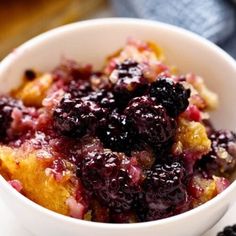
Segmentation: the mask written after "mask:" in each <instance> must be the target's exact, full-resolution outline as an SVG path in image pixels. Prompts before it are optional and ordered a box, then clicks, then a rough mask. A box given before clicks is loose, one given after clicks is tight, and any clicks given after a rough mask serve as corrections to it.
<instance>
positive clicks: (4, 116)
mask: <svg viewBox="0 0 236 236" xmlns="http://www.w3.org/2000/svg"><path fill="white" fill-rule="evenodd" d="M22 107H23V104H22V102H21V101H18V100H15V99H13V98H11V97H7V96H1V97H0V139H1V138H4V137H5V136H6V132H7V129H8V128H9V127H10V124H11V121H12V118H11V114H12V111H13V108H19V109H21V108H22Z"/></svg>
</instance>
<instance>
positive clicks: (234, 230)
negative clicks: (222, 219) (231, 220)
mask: <svg viewBox="0 0 236 236" xmlns="http://www.w3.org/2000/svg"><path fill="white" fill-rule="evenodd" d="M217 236H236V224H235V225H232V226H226V227H225V228H224V230H223V231H222V232H219V233H218V234H217Z"/></svg>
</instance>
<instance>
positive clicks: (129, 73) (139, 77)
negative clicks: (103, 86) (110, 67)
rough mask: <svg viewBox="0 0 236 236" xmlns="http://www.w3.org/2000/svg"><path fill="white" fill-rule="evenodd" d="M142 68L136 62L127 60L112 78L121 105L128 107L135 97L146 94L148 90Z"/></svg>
mask: <svg viewBox="0 0 236 236" xmlns="http://www.w3.org/2000/svg"><path fill="white" fill-rule="evenodd" d="M142 70H143V69H142V67H141V65H140V64H138V63H137V62H136V61H133V60H125V61H124V62H123V63H121V64H119V65H118V66H117V68H116V69H115V70H114V71H113V73H112V74H111V76H110V79H111V81H112V82H113V83H114V93H115V96H116V98H117V101H118V103H119V105H121V106H122V105H126V104H127V103H128V102H129V100H130V99H131V98H133V97H136V96H140V95H142V94H144V93H145V91H146V90H147V88H148V85H147V81H146V79H145V78H144V76H143V72H142Z"/></svg>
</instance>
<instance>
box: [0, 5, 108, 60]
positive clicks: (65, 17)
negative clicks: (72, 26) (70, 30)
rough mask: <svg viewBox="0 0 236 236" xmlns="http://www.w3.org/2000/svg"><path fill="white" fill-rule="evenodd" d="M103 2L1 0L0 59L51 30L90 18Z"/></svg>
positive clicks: (101, 6)
mask: <svg viewBox="0 0 236 236" xmlns="http://www.w3.org/2000/svg"><path fill="white" fill-rule="evenodd" d="M106 3H107V1H106V0H59V1H58V0H36V1H34V0H20V1H18V0H0V29H1V30H0V45H1V46H0V59H1V58H3V57H4V56H5V55H6V54H7V53H9V52H10V51H11V50H13V49H14V48H15V47H17V46H18V45H20V44H21V43H23V42H24V41H26V40H28V39H30V38H32V37H34V36H36V35H38V34H40V33H42V32H44V31H47V30H49V29H51V28H54V27H57V26H60V25H63V24H67V23H70V22H74V21H77V20H81V19H85V18H88V17H92V14H96V12H97V11H99V10H100V9H101V8H103V7H104V6H106Z"/></svg>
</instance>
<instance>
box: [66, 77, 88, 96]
mask: <svg viewBox="0 0 236 236" xmlns="http://www.w3.org/2000/svg"><path fill="white" fill-rule="evenodd" d="M64 90H65V92H67V93H70V94H71V96H72V97H74V98H80V97H83V96H86V95H88V94H89V92H91V86H90V83H89V81H88V80H78V81H75V80H71V81H69V82H68V84H66V85H65V89H64Z"/></svg>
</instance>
